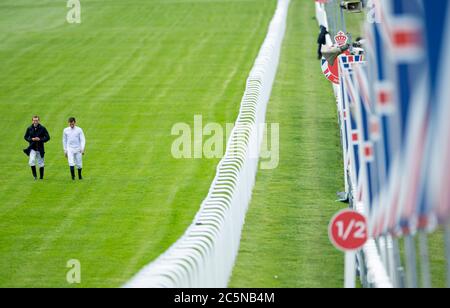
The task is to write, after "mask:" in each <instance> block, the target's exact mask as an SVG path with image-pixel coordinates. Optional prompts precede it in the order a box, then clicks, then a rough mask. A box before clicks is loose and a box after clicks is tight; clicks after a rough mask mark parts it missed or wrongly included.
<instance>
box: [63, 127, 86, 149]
mask: <svg viewBox="0 0 450 308" xmlns="http://www.w3.org/2000/svg"><path fill="white" fill-rule="evenodd" d="M63 147H64V152H67V151H69V150H70V151H72V152H80V151H84V149H85V147H86V138H85V137H84V133H83V130H82V129H81V128H80V127H78V126H75V127H74V128H71V127H67V128H65V129H64V132H63Z"/></svg>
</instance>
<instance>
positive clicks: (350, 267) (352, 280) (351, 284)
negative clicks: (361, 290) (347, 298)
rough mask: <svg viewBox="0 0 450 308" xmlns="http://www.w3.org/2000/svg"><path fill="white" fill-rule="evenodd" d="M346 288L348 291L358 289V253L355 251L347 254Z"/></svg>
mask: <svg viewBox="0 0 450 308" xmlns="http://www.w3.org/2000/svg"><path fill="white" fill-rule="evenodd" d="M344 287H345V288H346V289H354V288H355V287H356V253H355V252H354V251H351V252H346V253H345V279H344Z"/></svg>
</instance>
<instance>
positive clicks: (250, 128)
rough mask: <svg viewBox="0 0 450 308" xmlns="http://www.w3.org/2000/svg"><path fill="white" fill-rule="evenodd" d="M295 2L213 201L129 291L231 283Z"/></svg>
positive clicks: (262, 57)
mask: <svg viewBox="0 0 450 308" xmlns="http://www.w3.org/2000/svg"><path fill="white" fill-rule="evenodd" d="M288 8H289V0H278V5H277V9H276V11H275V15H274V17H273V19H272V22H271V24H270V27H269V32H268V34H267V37H266V39H265V41H264V43H263V45H262V47H261V50H260V52H259V55H258V57H257V59H256V61H255V64H254V67H253V69H252V71H251V72H250V76H249V77H248V80H247V87H246V90H245V93H244V97H243V99H242V103H241V109H240V113H239V116H238V119H237V121H236V125H235V128H234V129H233V131H232V133H231V137H230V140H229V141H228V145H227V150H226V153H225V156H224V158H223V159H222V160H221V161H220V163H219V165H218V167H217V174H216V177H215V179H214V181H213V183H212V186H211V188H210V191H209V194H208V196H207V198H206V199H205V200H204V201H203V203H202V205H201V209H200V211H199V212H198V213H197V215H196V217H195V220H194V222H193V224H192V225H191V226H190V227H189V228H188V230H187V231H186V233H185V234H184V235H183V236H182V238H180V239H179V240H178V241H177V242H176V243H175V244H174V245H173V246H172V247H170V248H169V250H168V251H167V252H165V253H164V254H163V255H161V256H160V257H159V258H158V259H157V260H156V261H154V262H152V263H150V264H149V265H147V266H146V267H145V268H144V269H142V270H141V271H140V272H139V273H138V274H137V275H136V276H135V277H134V278H133V279H131V281H129V282H128V283H127V284H126V285H125V287H126V288H160V287H165V288H200V287H211V288H212V287H219V288H223V287H226V286H227V285H228V282H229V279H230V276H231V273H232V270H233V267H234V263H235V260H236V256H237V254H238V250H239V243H240V238H241V232H242V227H243V225H244V220H245V214H246V212H247V208H248V205H249V202H250V199H251V195H252V190H253V187H254V184H255V178H256V172H257V168H258V161H259V159H258V157H259V155H255V154H259V152H260V146H261V142H262V137H263V134H258V127H259V125H260V124H263V123H264V122H265V117H266V108H267V104H268V102H269V98H270V94H271V91H272V85H273V82H274V79H275V74H276V71H277V68H278V62H279V57H280V51H281V46H282V41H283V38H284V33H285V30H286V20H287V13H288Z"/></svg>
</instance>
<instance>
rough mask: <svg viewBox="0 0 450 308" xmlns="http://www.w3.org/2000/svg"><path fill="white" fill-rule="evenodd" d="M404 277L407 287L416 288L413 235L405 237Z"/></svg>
mask: <svg viewBox="0 0 450 308" xmlns="http://www.w3.org/2000/svg"><path fill="white" fill-rule="evenodd" d="M405 258H406V279H407V287H408V288H413V289H415V288H417V268H416V267H417V258H416V245H415V243H414V237H413V236H412V235H410V234H408V235H407V236H406V237H405Z"/></svg>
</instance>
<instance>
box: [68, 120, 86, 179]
mask: <svg viewBox="0 0 450 308" xmlns="http://www.w3.org/2000/svg"><path fill="white" fill-rule="evenodd" d="M76 123H77V122H76V120H75V118H70V119H69V127H67V128H65V129H64V132H63V147H64V154H65V156H66V158H67V159H68V161H69V167H70V174H71V175H72V180H75V166H76V167H77V169H78V178H79V179H80V180H82V179H83V177H82V175H81V170H82V169H83V155H84V150H85V148H86V138H85V137H84V133H83V130H82V129H81V128H80V127H77V126H76Z"/></svg>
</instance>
